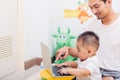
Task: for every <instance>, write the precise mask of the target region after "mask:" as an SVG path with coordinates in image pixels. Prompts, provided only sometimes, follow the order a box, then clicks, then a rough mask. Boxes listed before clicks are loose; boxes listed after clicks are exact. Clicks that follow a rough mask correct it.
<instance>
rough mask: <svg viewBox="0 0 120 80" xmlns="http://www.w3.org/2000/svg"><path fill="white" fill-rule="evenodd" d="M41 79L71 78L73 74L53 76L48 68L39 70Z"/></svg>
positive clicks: (59, 79) (66, 79)
mask: <svg viewBox="0 0 120 80" xmlns="http://www.w3.org/2000/svg"><path fill="white" fill-rule="evenodd" d="M40 77H41V80H72V79H73V78H74V77H75V76H64V77H63V76H62V77H54V76H53V75H52V74H51V73H50V71H49V70H48V69H43V70H41V71H40Z"/></svg>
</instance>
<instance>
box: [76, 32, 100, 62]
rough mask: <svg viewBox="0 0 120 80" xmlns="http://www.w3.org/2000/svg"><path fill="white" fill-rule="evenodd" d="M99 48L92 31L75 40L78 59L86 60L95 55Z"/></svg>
mask: <svg viewBox="0 0 120 80" xmlns="http://www.w3.org/2000/svg"><path fill="white" fill-rule="evenodd" d="M98 48H99V38H98V36H97V35H96V34H95V33H94V32H92V31H86V32H84V33H82V34H81V35H79V36H78V38H77V50H78V58H80V59H81V60H86V59H87V58H89V57H92V56H94V55H95V54H96V51H97V50H98Z"/></svg>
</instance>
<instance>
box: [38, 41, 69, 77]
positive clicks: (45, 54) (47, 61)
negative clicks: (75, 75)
mask: <svg viewBox="0 0 120 80" xmlns="http://www.w3.org/2000/svg"><path fill="white" fill-rule="evenodd" d="M40 46H41V52H42V58H43V65H44V67H45V68H46V69H47V71H48V72H50V74H52V75H53V76H54V77H56V76H57V77H59V76H71V75H70V74H60V73H59V72H58V70H60V69H61V68H60V67H56V66H53V65H52V63H51V57H50V52H49V48H48V47H47V46H46V45H45V44H44V43H42V42H41V43H40Z"/></svg>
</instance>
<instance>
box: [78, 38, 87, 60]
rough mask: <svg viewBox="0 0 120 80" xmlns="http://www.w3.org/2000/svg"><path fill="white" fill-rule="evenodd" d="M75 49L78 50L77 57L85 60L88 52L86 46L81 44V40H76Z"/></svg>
mask: <svg viewBox="0 0 120 80" xmlns="http://www.w3.org/2000/svg"><path fill="white" fill-rule="evenodd" d="M77 51H78V58H80V60H81V61H83V60H86V59H87V58H88V57H89V52H88V49H87V47H86V46H83V44H82V41H81V40H79V41H77Z"/></svg>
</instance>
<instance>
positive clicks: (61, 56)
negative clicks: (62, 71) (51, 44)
mask: <svg viewBox="0 0 120 80" xmlns="http://www.w3.org/2000/svg"><path fill="white" fill-rule="evenodd" d="M68 49H69V47H68V46H65V47H62V48H60V49H59V50H58V51H57V53H56V60H55V62H56V61H57V60H59V59H65V58H66V57H67V56H68V54H69V53H68Z"/></svg>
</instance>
